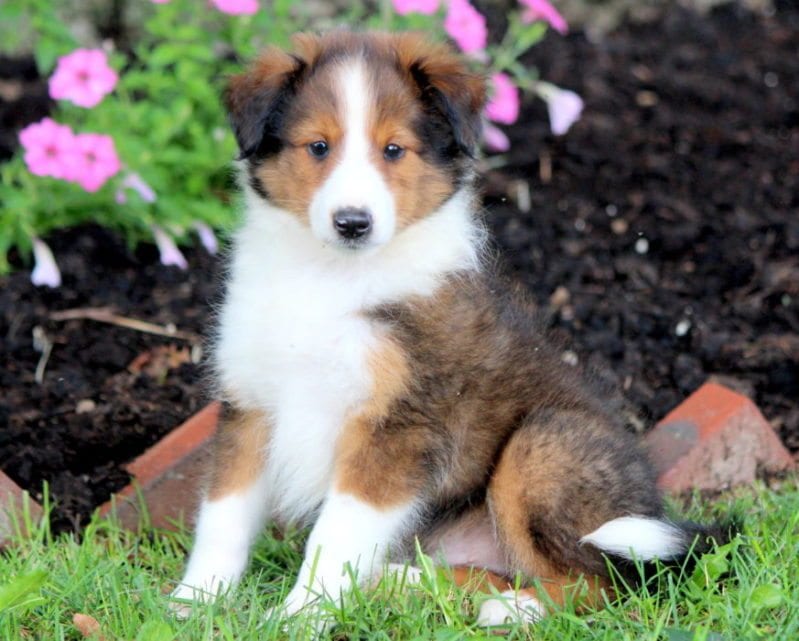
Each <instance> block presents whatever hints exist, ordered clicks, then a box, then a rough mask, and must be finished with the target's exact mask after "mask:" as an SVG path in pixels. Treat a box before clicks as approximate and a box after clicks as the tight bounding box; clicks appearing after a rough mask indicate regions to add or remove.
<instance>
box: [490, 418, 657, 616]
mask: <svg viewBox="0 0 799 641" xmlns="http://www.w3.org/2000/svg"><path fill="white" fill-rule="evenodd" d="M488 503H489V508H490V511H491V515H492V517H493V519H494V522H495V525H496V528H497V532H498V535H499V539H500V541H501V543H502V544H503V545H504V547H505V549H506V551H507V553H508V556H509V558H510V561H511V570H512V571H513V572H521V573H523V574H525V575H527V576H531V577H535V578H537V579H539V580H540V586H541V587H540V590H543V591H544V592H546V595H543V594H540V590H535V589H532V588H530V589H527V590H525V591H524V594H523V595H520V598H523V600H524V603H523V604H522V603H521V601H520V603H519V606H518V608H521V609H523V610H524V611H526V612H530V613H533V614H534V615H535V617H540V616H541V615H542V614H543V613H544V610H545V607H546V605H545V604H547V603H554V604H555V605H556V606H562V605H563V604H564V602H565V601H567V600H568V599H572V600H573V601H574V603H575V605H577V606H578V607H582V606H590V607H597V606H599V605H601V603H602V601H603V599H602V596H601V594H602V591H603V590H605V591H606V592H608V591H609V590H610V585H611V582H610V578H609V573H608V568H607V564H606V560H605V559H604V558H603V556H602V554H601V552H600V551H599V549H597V548H596V547H595V546H593V545H584V544H583V543H582V542H581V539H582V538H583V537H585V536H586V535H588V534H590V533H592V532H596V531H597V529H598V528H600V526H601V525H602V524H604V523H607V522H608V521H612V520H613V519H617V518H619V517H622V516H624V515H627V514H638V515H641V516H643V517H653V518H659V517H660V515H661V512H662V507H661V502H660V497H659V495H658V493H657V491H656V489H655V485H654V477H653V474H652V472H651V470H650V467H649V464H648V462H647V461H646V459H645V458H644V457H643V456H642V455H641V454H640V452H639V450H638V447H637V445H636V443H635V440H634V439H633V437H632V436H631V435H628V434H627V433H626V432H624V431H623V430H622V429H621V428H617V427H616V426H614V425H612V424H611V423H610V422H609V420H607V419H605V418H604V417H602V416H596V415H594V414H592V413H589V412H586V411H580V410H547V411H540V412H537V413H536V414H534V415H532V416H530V417H528V419H527V420H526V422H525V424H524V425H523V426H521V427H520V428H519V429H518V430H517V431H516V432H515V433H514V434H513V436H512V437H511V438H510V440H509V441H508V443H507V445H506V446H505V448H504V450H503V452H502V454H501V456H500V459H499V462H498V464H497V467H496V469H495V471H494V474H493V476H492V478H491V481H490V483H489V489H488ZM580 577H583V578H584V579H585V582H580ZM531 599H532V601H531ZM539 606H540V607H539ZM516 607H517V606H515V605H514V608H516ZM491 608H493V609H492V610H491V611H490V612H489V611H487V612H486V613H485V614H486V616H485V617H481V618H482V619H483V620H484V621H489V620H494V619H495V618H496V617H495V616H489V615H491V614H492V613H493V614H496V615H497V616H498V615H499V613H500V608H499V606H498V605H496V607H495V606H491ZM512 610H513V608H510V609H509V608H508V607H507V606H506V607H505V608H504V611H505V612H509V611H512ZM524 618H527V619H528V620H529V619H530V618H534V617H532V615H531V616H525V617H524Z"/></svg>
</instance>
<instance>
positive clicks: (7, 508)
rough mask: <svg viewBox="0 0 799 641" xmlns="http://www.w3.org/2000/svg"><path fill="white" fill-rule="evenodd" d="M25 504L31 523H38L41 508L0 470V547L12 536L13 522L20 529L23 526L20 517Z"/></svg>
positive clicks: (23, 511)
mask: <svg viewBox="0 0 799 641" xmlns="http://www.w3.org/2000/svg"><path fill="white" fill-rule="evenodd" d="M26 503H27V509H28V511H29V514H30V518H31V521H33V522H37V521H39V519H41V518H42V508H41V506H40V505H39V504H38V503H37V502H36V501H34V500H33V498H31V495H30V494H29V493H28V492H27V491H26V490H23V489H22V488H21V487H20V486H19V485H17V484H16V483H14V481H12V480H11V479H10V478H8V476H6V475H5V474H4V473H3V471H2V470H0V547H2V546H3V545H5V543H6V542H7V541H8V540H9V539H10V538H11V537H12V536H13V535H14V529H15V528H14V521H15V520H16V522H17V524H18V525H19V526H20V527H21V526H22V525H23V524H24V521H23V519H22V516H23V514H24V513H25V504H26Z"/></svg>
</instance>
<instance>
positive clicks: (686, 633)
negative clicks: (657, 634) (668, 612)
mask: <svg viewBox="0 0 799 641" xmlns="http://www.w3.org/2000/svg"><path fill="white" fill-rule="evenodd" d="M663 633H664V634H665V635H666V641H726V639H725V638H724V637H723V636H721V635H720V634H719V633H718V632H710V631H708V630H704V629H699V630H683V629H681V628H666V629H665V630H663Z"/></svg>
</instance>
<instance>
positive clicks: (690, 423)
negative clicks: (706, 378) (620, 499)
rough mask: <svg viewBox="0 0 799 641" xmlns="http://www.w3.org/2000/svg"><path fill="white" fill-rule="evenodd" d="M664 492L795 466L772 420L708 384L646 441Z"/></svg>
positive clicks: (720, 484) (710, 486) (713, 486)
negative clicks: (771, 422)
mask: <svg viewBox="0 0 799 641" xmlns="http://www.w3.org/2000/svg"><path fill="white" fill-rule="evenodd" d="M644 442H645V444H646V447H647V448H648V450H649V456H650V459H651V460H652V463H653V464H654V465H655V468H656V469H657V472H658V485H659V486H660V488H661V489H663V490H665V491H667V492H671V493H679V492H683V491H686V490H690V489H694V488H696V489H700V490H721V489H725V488H727V487H731V486H733V485H740V484H742V483H751V482H753V481H754V480H755V478H757V475H758V472H760V471H761V470H762V471H766V472H780V471H783V470H787V469H790V468H792V467H794V465H795V463H794V460H793V457H792V456H791V453H790V452H789V451H788V450H787V449H786V448H785V446H784V445H783V444H782V442H781V441H780V439H779V437H778V436H777V434H776V433H775V432H774V430H773V429H772V427H771V425H770V424H769V422H768V421H767V420H766V419H765V418H764V417H763V415H762V414H761V413H760V410H758V409H757V406H756V405H755V404H754V403H753V402H752V401H750V400H749V399H748V398H747V397H746V396H743V395H742V394H738V393H736V392H733V391H732V390H730V389H728V388H726V387H724V386H723V385H719V384H718V383H711V382H708V383H705V384H704V385H702V387H700V388H699V389H698V390H696V391H695V392H694V393H693V394H691V395H690V396H689V397H688V398H686V399H685V400H684V401H683V402H682V403H680V404H679V405H678V406H677V407H676V408H675V409H673V410H672V411H671V412H669V413H668V414H667V415H666V417H665V418H663V419H662V420H661V421H660V422H659V423H658V424H657V425H656V426H655V427H654V429H652V430H651V431H650V432H648V433H647V434H646V436H645V437H644Z"/></svg>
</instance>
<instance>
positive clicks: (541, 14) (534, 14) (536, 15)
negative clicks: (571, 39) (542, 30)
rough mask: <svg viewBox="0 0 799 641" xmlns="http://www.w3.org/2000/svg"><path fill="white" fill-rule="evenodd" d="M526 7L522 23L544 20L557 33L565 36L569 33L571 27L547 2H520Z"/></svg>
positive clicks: (545, 0) (536, 0) (542, 0)
mask: <svg viewBox="0 0 799 641" xmlns="http://www.w3.org/2000/svg"><path fill="white" fill-rule="evenodd" d="M519 2H520V4H522V5H524V6H525V10H524V12H523V13H522V22H525V23H529V22H535V21H536V20H544V21H545V22H547V23H548V24H549V26H550V27H552V28H553V29H554V30H555V31H557V32H559V33H561V34H563V35H565V34H566V33H567V32H568V31H569V25H568V24H567V23H566V20H565V19H564V18H563V16H562V15H560V13H558V10H557V9H555V7H553V6H552V5H551V4H550V3H549V2H548V1H547V0H519Z"/></svg>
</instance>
